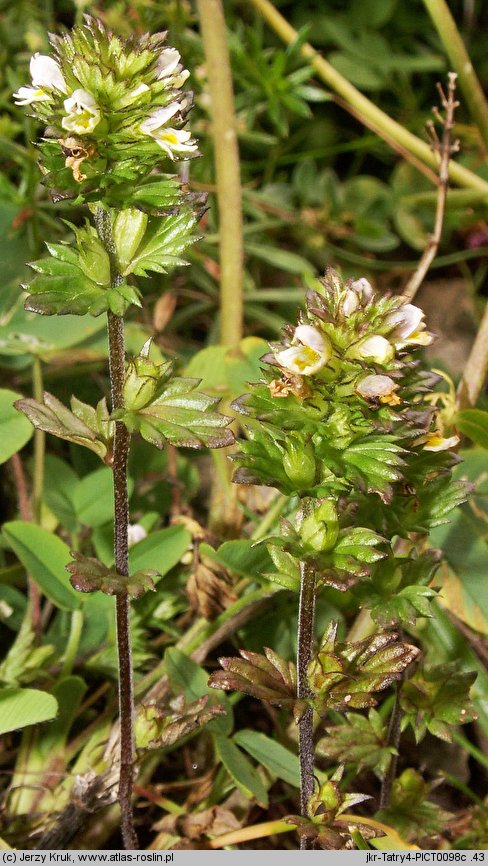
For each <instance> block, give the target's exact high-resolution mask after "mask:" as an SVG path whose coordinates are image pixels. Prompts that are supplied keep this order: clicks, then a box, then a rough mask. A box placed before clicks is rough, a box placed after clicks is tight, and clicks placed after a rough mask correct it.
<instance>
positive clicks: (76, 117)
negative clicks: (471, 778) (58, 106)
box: [61, 90, 101, 135]
mask: <svg viewBox="0 0 488 866" xmlns="http://www.w3.org/2000/svg"><path fill="white" fill-rule="evenodd" d="M64 110H65V111H66V115H67V116H66V117H63V119H62V121H61V126H62V127H63V129H67V130H68V132H74V133H75V134H76V135H88V134H89V133H90V132H93V130H94V129H95V127H96V126H98V124H99V123H100V120H101V114H100V109H99V107H98V105H97V103H96V102H95V100H94V98H93V96H92V95H91V93H88V91H86V90H75V91H74V93H73V94H72V96H70V97H69V98H68V99H65V101H64Z"/></svg>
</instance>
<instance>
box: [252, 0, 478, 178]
mask: <svg viewBox="0 0 488 866" xmlns="http://www.w3.org/2000/svg"><path fill="white" fill-rule="evenodd" d="M251 3H252V5H253V6H254V7H255V8H256V9H257V10H258V12H260V14H261V15H262V16H263V18H264V19H265V20H266V21H267V22H268V24H269V25H270V27H272V28H273V30H274V31H275V32H276V33H277V34H278V36H279V37H280V39H282V40H283V42H285V43H286V44H287V45H291V43H292V42H295V40H296V39H297V37H298V33H297V31H296V30H295V29H294V27H292V26H291V24H289V23H288V21H287V20H286V18H284V17H283V16H282V15H281V13H280V12H278V10H277V9H275V7H274V6H273V4H272V3H271V2H270V0H251ZM300 53H301V55H302V57H304V58H305V60H307V61H308V62H309V63H310V64H311V65H312V66H313V68H314V70H315V72H316V73H317V75H318V76H319V78H321V79H322V81H324V82H325V84H327V86H328V87H330V88H331V89H332V90H333V91H334V93H336V94H337V95H338V96H340V97H341V99H343V100H344V103H345V107H346V108H347V110H348V111H349V110H350V107H351V109H354V111H353V112H352V113H353V114H355V116H356V117H358V118H359V119H360V120H361V122H362V123H364V124H365V126H368V127H370V128H372V129H375V131H376V132H377V133H378V135H380V136H381V137H382V138H384V140H385V141H387V142H390V141H391V142H395V143H396V144H398V145H400V146H401V147H402V148H404V149H405V150H407V151H409V152H410V153H411V154H412V155H413V156H415V157H416V158H417V159H420V160H421V161H422V162H424V163H426V165H428V166H430V167H431V168H433V169H436V168H437V158H436V156H435V155H434V154H433V153H432V151H431V149H430V147H429V145H428V144H427V143H426V142H425V141H422V139H420V138H417V136H416V135H413V133H411V132H409V130H408V129H405V127H404V126H402V125H401V123H397V121H395V120H393V119H392V118H391V117H389V116H388V115H387V114H385V112H384V111H382V110H381V109H380V108H378V107H377V106H376V105H375V104H374V103H373V102H371V101H370V100H369V99H368V98H367V97H366V96H363V94H362V93H361V92H360V91H359V90H358V89H357V88H356V87H354V85H352V84H351V83H350V82H349V81H348V80H347V79H346V78H344V76H342V75H341V74H340V73H339V72H338V71H337V70H336V69H334V67H333V66H332V65H331V64H330V63H328V61H327V60H325V58H324V57H322V56H321V55H320V54H319V53H318V52H317V51H315V49H314V48H313V47H312V46H311V45H310V44H309V43H308V42H306V43H305V44H304V45H302V47H301V49H300ZM449 178H450V180H451V181H452V182H453V183H456V184H458V185H459V186H462V187H467V188H468V189H479V190H483V191H485V192H486V191H488V183H487V181H485V180H483V179H482V178H480V177H478V176H477V175H476V174H474V172H472V171H469V169H467V168H464V166H462V165H459V164H458V163H456V162H453V161H451V162H450V164H449Z"/></svg>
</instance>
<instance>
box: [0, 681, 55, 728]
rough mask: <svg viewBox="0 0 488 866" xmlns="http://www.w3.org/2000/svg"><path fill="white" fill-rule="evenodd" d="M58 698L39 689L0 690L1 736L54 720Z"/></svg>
mask: <svg viewBox="0 0 488 866" xmlns="http://www.w3.org/2000/svg"><path fill="white" fill-rule="evenodd" d="M57 711H58V703H57V701H56V698H54V697H53V696H52V695H49V694H48V693H47V692H42V691H40V690H39V689H0V734H5V733H7V732H8V731H16V730H17V729H18V728H25V727H27V725H38V724H39V723H40V722H45V721H47V720H48V719H53V718H54V717H55V715H56V713H57Z"/></svg>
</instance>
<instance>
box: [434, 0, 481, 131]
mask: <svg viewBox="0 0 488 866" xmlns="http://www.w3.org/2000/svg"><path fill="white" fill-rule="evenodd" d="M424 5H425V6H426V8H427V11H428V12H429V15H430V17H431V18H432V21H433V23H434V25H435V27H436V29H437V32H438V34H439V36H440V38H441V40H442V44H443V45H444V48H445V51H446V54H447V56H448V57H449V60H450V61H451V64H452V66H453V67H454V69H455V70H456V72H457V74H458V76H459V84H460V85H461V89H462V91H463V94H464V99H465V100H466V104H467V106H468V109H469V112H470V114H471V117H472V118H473V120H474V122H475V123H476V125H477V127H478V130H479V133H480V136H481V140H482V142H483V144H484V146H485V148H488V102H487V100H486V97H485V94H484V92H483V88H482V86H481V84H480V81H479V78H478V76H477V75H476V72H475V71H474V69H473V64H472V63H471V59H470V57H469V54H468V52H467V51H466V46H465V44H464V42H463V40H462V37H461V34H460V33H459V30H458V28H457V26H456V22H455V20H454V18H453V16H452V14H451V11H450V9H449V6H448V5H447V3H446V2H445V0H424Z"/></svg>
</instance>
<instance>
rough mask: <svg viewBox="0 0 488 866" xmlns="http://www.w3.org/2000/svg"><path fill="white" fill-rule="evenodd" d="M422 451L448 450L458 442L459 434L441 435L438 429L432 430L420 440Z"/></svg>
mask: <svg viewBox="0 0 488 866" xmlns="http://www.w3.org/2000/svg"><path fill="white" fill-rule="evenodd" d="M420 441H421V443H422V444H423V446H424V451H448V450H449V448H455V447H456V445H457V444H458V443H459V441H460V439H459V436H447V437H446V436H443V435H442V433H441V431H440V430H434V431H433V432H432V433H428V434H427V436H423V437H422V439H421V440H420Z"/></svg>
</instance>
